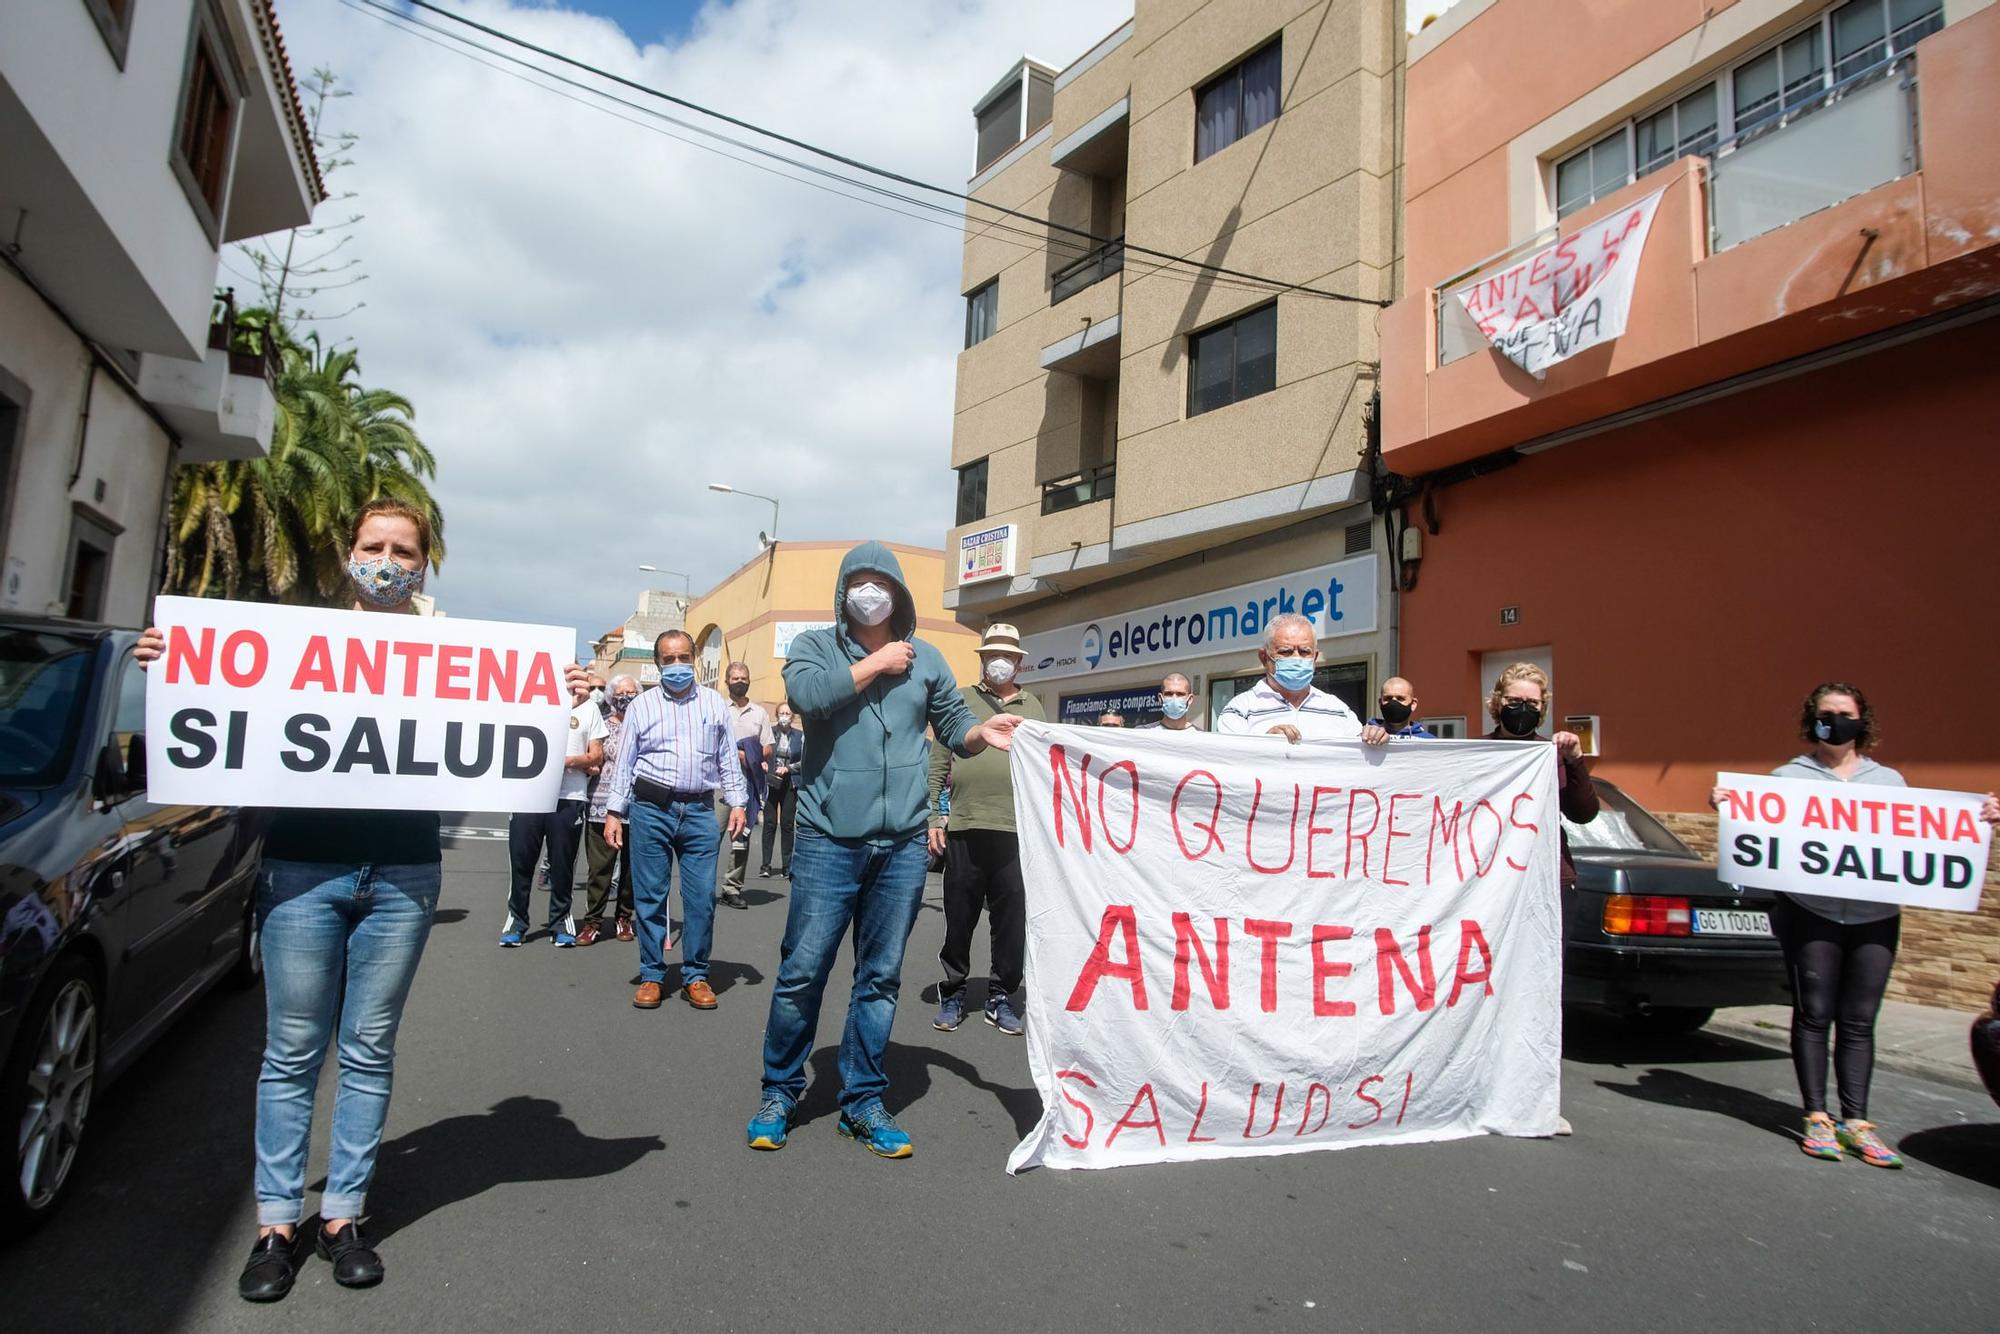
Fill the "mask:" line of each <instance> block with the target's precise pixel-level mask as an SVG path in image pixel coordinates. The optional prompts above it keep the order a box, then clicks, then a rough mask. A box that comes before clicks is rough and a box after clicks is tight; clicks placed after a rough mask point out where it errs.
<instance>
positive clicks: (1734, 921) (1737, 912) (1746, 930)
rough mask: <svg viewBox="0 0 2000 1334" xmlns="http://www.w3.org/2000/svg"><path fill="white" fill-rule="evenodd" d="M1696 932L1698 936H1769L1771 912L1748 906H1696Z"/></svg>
mask: <svg viewBox="0 0 2000 1334" xmlns="http://www.w3.org/2000/svg"><path fill="white" fill-rule="evenodd" d="M1694 933H1695V934H1696V935H1698V936H1768V935H1770V934H1771V914H1769V913H1767V912H1751V911H1750V910H1748V909H1746V908H1696V909H1695V910H1694Z"/></svg>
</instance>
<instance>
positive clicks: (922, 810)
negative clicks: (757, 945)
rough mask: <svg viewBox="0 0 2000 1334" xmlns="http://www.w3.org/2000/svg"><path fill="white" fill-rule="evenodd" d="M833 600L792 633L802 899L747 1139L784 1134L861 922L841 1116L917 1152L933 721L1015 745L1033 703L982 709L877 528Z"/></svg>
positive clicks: (897, 1152) (789, 673)
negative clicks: (914, 1017) (904, 1030)
mask: <svg viewBox="0 0 2000 1334" xmlns="http://www.w3.org/2000/svg"><path fill="white" fill-rule="evenodd" d="M833 602H834V606H833V615H834V624H833V625H832V626H831V627H829V628H827V629H824V630H811V631H808V632H806V633H805V634H802V635H800V636H799V637H798V638H797V639H795V640H793V641H792V648H791V654H790V656H789V657H788V658H787V659H786V662H785V694H786V696H787V697H788V698H789V699H790V700H791V702H792V707H793V708H794V709H796V710H797V711H798V714H799V716H800V717H802V718H804V719H805V720H806V728H807V735H808V736H809V737H811V739H812V744H811V745H810V746H808V747H807V748H806V755H805V764H804V768H803V771H802V772H801V773H800V775H799V783H798V789H797V791H798V843H797V846H796V847H795V849H794V851H793V860H792V893H791V901H790V908H789V912H788V914H787V917H786V919H785V939H784V943H783V945H782V946H781V947H780V951H779V961H778V980H777V984H776V985H775V986H774V987H773V988H772V991H771V1014H770V1018H769V1019H768V1020H767V1021H766V1023H765V1026H764V1081H763V1096H762V1098H761V1099H760V1101H759V1104H758V1107H757V1113H756V1115H755V1116H753V1117H751V1118H750V1123H749V1126H748V1128H747V1129H748V1138H749V1144H750V1147H751V1148H753V1149H782V1148H783V1147H784V1146H785V1136H786V1132H787V1131H788V1129H789V1128H790V1124H791V1117H792V1109H793V1108H794V1107H796V1106H797V1105H798V1101H799V1096H800V1095H801V1094H802V1093H804V1092H805V1085H806V1076H805V1067H806V1058H807V1056H809V1055H810V1054H811V1052H812V1041H813V1033H814V1032H815V1030H817V1029H818V1027H819V1008H820V1001H821V999H822V998H823V996H824V995H825V992H826V982H827V977H828V975H829V974H830V973H831V972H832V971H833V960H834V955H835V954H836V953H838V951H839V949H840V944H841V941H842V940H843V939H845V938H846V936H847V935H848V932H849V929H850V927H851V928H852V930H853V935H854V988H853V993H852V995H851V996H850V997H849V1000H848V1008H847V1026H846V1030H845V1033H844V1034H843V1036H842V1038H841V1042H840V1079H841V1091H840V1122H839V1130H840V1133H841V1134H842V1135H844V1136H846V1137H847V1138H849V1139H852V1140H855V1141H857V1142H859V1143H860V1144H861V1145H862V1146H863V1147H865V1148H867V1149H869V1150H870V1151H871V1152H873V1153H876V1154H878V1155H880V1156H882V1157H884V1158H907V1157H909V1156H910V1153H911V1145H910V1137H909V1135H908V1134H906V1133H904V1131H903V1128H902V1127H901V1126H899V1125H897V1124H896V1121H895V1118H894V1117H892V1116H890V1114H889V1112H888V1109H887V1108H885V1107H884V1106H883V1105H882V1094H883V1092H884V1091H885V1090H886V1089H887V1088H888V1086H889V1079H888V1076H887V1074H885V1073H884V1071H883V1068H882V1057H883V1053H884V1051H885V1050H886V1049H887V1047H888V1045H889V1029H890V1026H891V1025H892V1024H893V1023H894V1022H895V1018H896V998H897V995H898V992H899V990H900V988H901V985H902V972H903V949H904V946H905V945H907V944H908V943H909V938H910V930H911V928H912V927H914V926H915V925H916V921H917V910H918V908H919V907H920V905H921V904H922V902H923V892H924V872H925V868H926V864H927V863H928V861H929V853H930V850H929V846H928V840H927V837H926V832H925V826H926V825H927V824H928V820H927V814H928V812H927V809H926V806H927V797H928V792H929V780H930V738H929V736H927V735H926V734H925V729H926V728H929V729H931V730H933V731H935V732H936V734H937V739H938V740H939V741H940V742H942V743H943V744H945V745H946V746H949V747H950V748H951V749H952V750H953V751H954V752H955V753H957V754H959V755H963V756H972V755H977V754H978V753H979V752H980V751H982V750H985V749H986V748H987V747H988V746H992V747H995V748H996V749H999V750H1006V749H1007V748H1008V747H1010V746H1011V745H1012V744H1013V731H1014V728H1015V727H1016V726H1018V725H1019V724H1020V722H1021V716H1020V715H1019V714H997V715H995V716H994V717H992V718H988V719H987V720H986V721H984V722H980V721H978V720H977V719H976V718H974V716H973V714H972V711H971V710H970V709H968V708H967V707H966V704H965V700H964V699H963V698H962V697H961V696H960V694H959V692H958V685H957V683H956V682H955V681H954V680H953V679H952V672H951V668H950V667H949V666H948V665H947V664H946V662H945V660H944V655H943V654H942V653H939V652H938V651H937V649H936V648H934V647H932V646H931V645H929V644H927V643H924V642H923V641H921V640H919V639H916V638H915V637H914V636H915V633H916V628H917V612H916V604H915V603H914V602H913V601H912V600H911V598H910V592H909V589H908V588H907V587H906V586H905V584H904V581H903V567H902V566H901V565H900V564H899V563H898V562H897V560H896V557H895V555H894V554H893V553H891V552H890V550H889V548H887V547H886V546H884V545H882V544H881V543H880V542H863V543H862V544H861V545H860V546H858V547H855V548H854V549H853V550H852V551H850V552H848V553H847V556H846V558H845V559H843V560H842V561H841V563H840V576H839V579H838V580H837V581H836V583H835V585H834V590H833Z"/></svg>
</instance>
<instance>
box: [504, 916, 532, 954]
mask: <svg viewBox="0 0 2000 1334" xmlns="http://www.w3.org/2000/svg"><path fill="white" fill-rule="evenodd" d="M527 930H528V927H527V923H525V922H521V921H518V920H516V919H515V918H514V916H513V915H512V914H509V915H508V917H507V927H506V929H505V930H503V931H502V932H501V933H500V948H501V949H503V950H511V949H513V948H515V947H516V946H518V945H519V944H520V943H521V937H522V936H523V935H524V934H526V932H527Z"/></svg>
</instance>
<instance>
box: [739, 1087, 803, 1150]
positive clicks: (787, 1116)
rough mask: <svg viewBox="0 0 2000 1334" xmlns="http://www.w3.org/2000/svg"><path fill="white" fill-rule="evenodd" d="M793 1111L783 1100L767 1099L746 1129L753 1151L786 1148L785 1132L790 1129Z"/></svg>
mask: <svg viewBox="0 0 2000 1334" xmlns="http://www.w3.org/2000/svg"><path fill="white" fill-rule="evenodd" d="M791 1120H792V1109H791V1108H790V1107H788V1106H786V1105H785V1102H784V1100H783V1099H782V1098H766V1099H764V1102H763V1105H762V1106H760V1107H758V1108H757V1115H755V1116H753V1117H751V1118H750V1124H749V1126H748V1127H746V1129H747V1131H748V1133H749V1137H750V1147H751V1148H753V1149H782V1148H784V1147H785V1132H786V1130H787V1129H789V1128H790V1125H791Z"/></svg>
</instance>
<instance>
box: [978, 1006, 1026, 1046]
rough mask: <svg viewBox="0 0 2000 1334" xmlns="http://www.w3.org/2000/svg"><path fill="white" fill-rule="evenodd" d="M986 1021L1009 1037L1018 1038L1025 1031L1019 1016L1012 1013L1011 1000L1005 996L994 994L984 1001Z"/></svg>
mask: <svg viewBox="0 0 2000 1334" xmlns="http://www.w3.org/2000/svg"><path fill="white" fill-rule="evenodd" d="M986 1022H987V1023H989V1024H991V1025H993V1027H995V1028H997V1029H999V1030H1000V1031H1001V1032H1002V1033H1005V1034H1006V1035H1007V1036H1008V1037H1010V1038H1018V1037H1020V1036H1021V1034H1022V1033H1023V1032H1024V1031H1026V1025H1024V1024H1023V1023H1022V1022H1021V1016H1020V1015H1018V1014H1016V1013H1014V1004H1013V1002H1012V1001H1010V1000H1008V999H1007V998H1006V997H1005V996H996V997H994V998H993V999H992V1000H989V1001H987V1002H986Z"/></svg>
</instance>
